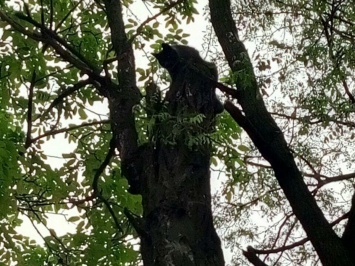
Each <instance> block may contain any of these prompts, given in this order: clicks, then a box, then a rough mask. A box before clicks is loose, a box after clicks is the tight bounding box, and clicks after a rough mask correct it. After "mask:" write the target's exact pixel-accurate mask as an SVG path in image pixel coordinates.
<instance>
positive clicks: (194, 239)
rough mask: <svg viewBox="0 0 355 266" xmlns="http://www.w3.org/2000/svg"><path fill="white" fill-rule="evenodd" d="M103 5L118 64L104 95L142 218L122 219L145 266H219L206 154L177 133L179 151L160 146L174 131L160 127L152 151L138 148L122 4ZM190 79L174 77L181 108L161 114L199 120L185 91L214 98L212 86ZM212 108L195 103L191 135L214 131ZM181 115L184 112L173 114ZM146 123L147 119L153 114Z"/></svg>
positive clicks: (150, 146) (206, 150)
mask: <svg viewBox="0 0 355 266" xmlns="http://www.w3.org/2000/svg"><path fill="white" fill-rule="evenodd" d="M104 3H105V8H106V14H107V17H108V22H109V26H110V29H111V35H112V37H111V38H112V43H113V48H114V50H115V52H116V54H117V56H118V57H120V58H121V60H120V61H119V62H118V81H119V82H118V84H114V83H113V82H111V81H107V84H105V91H106V92H107V93H106V95H107V98H108V100H109V105H110V114H111V119H112V130H113V134H114V136H115V145H116V147H117V149H118V150H119V152H120V158H121V169H122V174H123V175H124V176H125V177H126V178H127V180H128V182H129V185H130V189H129V191H130V192H131V193H133V194H141V195H142V204H143V217H136V216H134V215H132V214H131V213H130V212H129V211H128V210H126V211H125V213H126V216H127V217H128V219H129V220H130V221H131V223H132V225H133V227H134V228H135V229H136V231H137V233H138V234H139V236H140V239H141V254H142V259H143V263H144V265H148V266H150V265H186V266H188V265H191V266H192V265H201V266H208V265H211V266H212V265H224V259H223V254H222V249H221V243H220V240H219V238H218V236H217V234H216V231H215V228H214V226H213V222H212V211H211V193H210V172H209V167H210V146H209V145H200V146H194V147H188V146H187V145H186V140H185V139H184V136H185V137H186V135H187V134H185V133H186V132H185V133H184V132H182V133H181V136H180V137H178V139H177V142H176V144H172V145H167V144H164V143H165V142H164V141H162V140H161V139H160V138H163V137H165V136H166V135H168V134H170V132H169V131H171V128H169V127H166V126H165V127H164V126H162V127H159V126H158V125H157V128H156V130H155V131H154V132H155V133H156V135H155V136H154V140H152V142H151V143H147V144H144V145H142V146H138V145H137V131H136V128H135V124H134V115H133V112H132V109H133V106H134V105H136V104H137V103H138V102H139V100H140V94H139V91H138V89H137V88H136V85H135V84H136V83H135V82H136V81H135V67H134V56H133V50H132V47H131V45H130V43H129V41H128V40H127V37H126V34H125V32H124V25H123V20H122V7H121V1H112V0H104ZM189 73H190V74H189ZM191 73H192V72H191V70H190V71H189V69H188V68H186V67H185V68H183V71H182V72H180V73H178V79H177V82H176V83H174V84H172V86H171V89H172V90H173V91H174V92H173V93H170V96H171V97H172V99H174V98H177V97H175V96H177V95H176V92H180V93H183V94H184V95H183V96H182V97H180V98H179V99H180V100H182V102H180V101H179V102H175V101H174V100H169V103H168V105H167V106H166V108H167V110H170V112H171V114H172V115H173V117H178V116H179V115H188V114H195V113H196V112H200V113H201V110H197V109H199V108H194V107H196V106H193V105H194V104H191V103H195V102H196V101H195V99H194V98H193V96H191V95H189V96H188V97H185V96H187V91H185V90H187V89H189V92H191V90H190V89H192V90H194V88H196V86H203V87H204V88H207V89H208V90H209V93H210V96H212V94H211V93H212V92H213V93H214V91H213V88H212V87H213V86H212V84H211V83H210V82H209V81H204V80H203V79H201V78H200V79H198V80H199V81H200V82H199V81H196V80H195V79H194V77H192V76H191ZM189 75H190V76H189ZM186 76H189V77H190V78H189V80H190V82H188V83H186V82H184V78H186ZM216 78H217V77H216ZM192 81H194V82H192ZM199 89H200V88H197V90H196V91H198V90H199ZM150 90H151V92H149V93H148V94H154V91H155V87H154V86H151V87H150V88H149V89H148V91H150ZM200 95H202V94H200ZM207 95H208V93H207ZM180 96H181V95H180ZM214 99H216V98H214ZM203 100H205V99H203ZM199 101H200V100H199ZM199 101H197V102H199ZM214 104H215V103H213V104H212V103H211V102H207V103H206V102H203V103H199V107H201V106H203V108H204V109H203V110H204V113H205V112H206V119H205V120H204V123H203V127H202V129H201V128H200V130H199V131H198V132H196V134H203V133H204V132H206V131H210V130H211V128H213V124H214V116H215V112H214V109H212V111H211V112H208V110H205V109H206V107H205V106H214ZM187 105H188V108H187V109H188V110H185V109H184V108H183V106H187ZM182 109H183V110H184V111H183V112H181V113H180V112H179V113H177V112H176V111H177V110H182ZM207 109H208V108H207ZM172 110H174V111H172ZM207 113H208V114H207ZM148 115H149V116H150V115H152V114H151V112H150V113H149V114H148Z"/></svg>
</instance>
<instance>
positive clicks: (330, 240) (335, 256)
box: [209, 0, 354, 266]
mask: <svg viewBox="0 0 355 266" xmlns="http://www.w3.org/2000/svg"><path fill="white" fill-rule="evenodd" d="M209 6H210V12H211V21H212V25H213V27H214V30H215V33H216V35H217V37H218V40H219V43H220V44H221V46H222V49H223V52H224V54H225V56H226V59H227V61H228V63H229V66H230V68H231V69H232V70H233V72H234V73H236V74H237V75H236V76H237V81H236V86H237V88H238V103H239V104H240V105H241V107H242V110H243V113H244V114H243V113H242V112H241V111H240V110H239V108H237V107H236V106H234V104H233V103H231V102H227V103H226V105H225V108H226V110H227V111H228V112H229V113H230V114H231V115H232V117H233V118H234V119H235V120H236V122H238V123H239V124H240V126H241V127H243V128H244V129H245V131H246V132H247V133H248V135H249V137H250V138H251V139H252V141H253V142H254V144H255V146H256V147H257V148H258V149H259V151H260V153H261V154H262V155H263V157H264V158H265V159H266V160H268V161H269V163H270V164H271V166H272V168H273V169H274V171H275V176H276V178H277V180H278V182H279V184H280V186H281V188H282V189H283V191H284V193H285V195H286V197H287V199H288V201H289V202H290V205H291V207H292V209H293V212H294V213H295V215H296V216H297V218H298V219H299V221H300V222H301V224H302V226H303V228H304V230H305V231H306V233H307V235H308V237H309V239H310V240H311V242H312V244H313V246H314V248H315V250H316V252H317V253H318V255H319V258H320V260H321V261H322V263H323V265H329V266H332V265H354V261H353V260H352V258H351V256H350V254H349V252H348V251H347V249H346V248H345V246H344V244H343V243H342V241H341V239H340V238H339V237H338V236H337V235H336V234H335V232H334V231H333V230H332V228H331V226H330V225H329V223H328V221H327V220H326V219H325V217H324V215H323V213H322V211H321V210H320V208H319V207H318V205H317V203H316V201H315V199H314V198H313V197H312V195H311V194H310V192H309V191H308V189H307V186H306V185H305V183H304V181H303V178H302V175H301V173H300V171H299V169H298V168H297V166H296V164H295V161H294V158H293V156H292V154H291V152H290V150H289V149H288V147H287V143H286V141H285V139H284V136H283V134H282V132H281V130H280V128H279V127H278V126H277V124H276V123H275V121H274V119H273V118H272V117H271V115H270V114H269V113H268V111H267V109H266V107H265V104H264V102H263V99H262V97H261V95H260V93H259V89H258V85H257V82H256V78H255V75H254V71H253V67H252V64H251V61H250V58H249V56H248V53H247V50H246V49H245V47H244V45H243V43H242V42H241V41H240V40H239V37H238V31H237V28H236V26H235V21H234V20H233V18H232V14H231V10H230V1H227V0H225V1H220V0H209Z"/></svg>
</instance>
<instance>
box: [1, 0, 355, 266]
mask: <svg viewBox="0 0 355 266" xmlns="http://www.w3.org/2000/svg"><path fill="white" fill-rule="evenodd" d="M145 4H147V5H148V6H149V5H150V6H152V7H154V8H155V9H156V10H158V11H157V12H156V13H155V14H154V15H150V17H149V18H148V19H146V20H144V21H143V22H139V18H137V17H135V16H134V12H133V11H132V7H133V3H132V2H131V1H110V0H102V1H72V2H68V1H50V0H49V1H25V2H21V4H16V3H11V2H2V3H1V6H2V7H1V10H0V18H1V21H2V29H3V31H2V36H1V39H2V46H1V53H0V56H1V72H0V82H1V98H0V99H1V112H0V116H1V118H2V119H1V120H0V121H1V123H2V125H1V127H0V132H1V135H2V136H3V137H2V139H1V153H0V158H1V162H2V163H1V170H2V171H1V173H2V175H1V176H2V181H1V183H0V188H1V189H0V192H1V194H0V195H1V197H2V199H1V202H2V204H1V212H0V213H1V220H0V221H1V222H0V225H1V228H2V230H1V231H2V232H3V233H2V234H0V237H1V238H2V240H1V243H3V244H2V245H3V249H4V252H3V254H2V255H1V257H0V259H1V261H2V262H5V263H8V262H10V261H12V262H17V263H18V264H19V265H22V264H29V265H42V264H44V265H46V264H48V265H52V264H63V265H74V264H80V265H85V264H86V265H98V264H99V265H122V264H131V265H134V264H136V262H137V261H138V260H140V259H141V260H143V262H144V264H145V265H185V264H187V265H223V264H224V262H223V255H222V254H221V246H220V241H219V238H218V236H217V235H216V232H215V229H214V226H213V224H212V211H211V195H210V188H209V164H210V159H211V156H213V159H212V161H213V162H214V163H220V164H223V165H225V167H226V171H225V174H226V178H227V181H226V184H225V187H224V189H223V193H222V194H221V195H217V199H216V202H217V203H216V204H215V205H216V210H217V211H221V212H223V213H222V214H223V215H221V214H218V215H217V216H216V226H217V227H218V228H223V226H225V225H227V224H228V222H229V221H232V222H234V226H232V227H229V228H228V231H227V233H226V234H224V235H223V234H222V235H223V236H224V237H225V241H227V242H228V241H229V243H230V244H231V245H233V244H236V242H237V241H239V240H235V238H231V236H233V237H237V238H240V239H245V236H247V237H248V238H247V239H248V242H249V243H250V244H252V245H253V246H254V247H251V246H249V247H248V248H247V249H245V248H244V247H243V248H244V249H245V250H244V251H243V254H244V256H242V255H240V254H239V257H238V258H237V261H238V262H239V263H245V260H246V259H247V260H248V261H249V262H251V263H252V264H254V265H266V263H278V262H291V263H294V264H296V263H297V264H300V263H302V264H304V263H306V262H311V263H313V264H316V263H317V260H318V259H319V260H320V261H321V263H322V264H323V265H353V264H355V262H354V261H355V258H354V257H353V252H352V250H353V247H354V239H355V236H354V232H355V231H354V230H355V229H354V227H355V225H354V218H355V217H354V215H355V214H354V213H355V209H354V207H352V208H351V209H350V211H348V210H349V206H350V205H351V202H350V196H351V194H353V188H352V185H353V178H354V176H355V175H354V173H349V174H347V175H344V174H343V171H344V169H346V167H348V169H353V167H352V166H353V162H352V161H351V157H352V156H353V155H354V152H353V149H352V148H353V144H352V143H351V140H352V139H353V138H354V133H353V132H351V129H353V128H354V126H355V125H354V123H353V122H352V121H353V117H354V103H355V100H354V96H353V94H352V92H351V85H352V83H351V81H352V77H351V70H352V69H353V67H354V66H353V64H354V62H355V61H354V49H353V45H354V36H353V35H352V34H351V32H352V29H353V27H354V25H353V23H352V22H351V21H352V16H353V15H352V13H351V10H352V4H351V3H350V2H347V1H335V0H334V1H332V2H324V1H320V0H319V1H316V0H315V1H311V2H308V1H307V2H304V3H300V2H295V3H294V2H292V1H286V2H280V1H272V0H271V1H258V2H247V1H246V2H243V3H240V1H237V2H235V3H232V8H231V3H230V2H229V1H220V0H210V1H209V9H210V23H211V25H210V26H211V27H213V29H214V32H215V34H216V37H217V38H216V39H217V40H218V44H219V45H220V47H221V48H222V50H223V54H224V59H225V61H224V62H226V64H224V65H223V64H222V65H221V66H220V70H221V71H220V72H221V73H222V74H223V75H222V78H221V81H222V82H223V83H224V84H225V85H223V84H222V83H220V82H216V81H215V80H214V79H213V78H212V79H211V78H210V77H208V75H207V76H206V74H205V73H206V72H205V71H200V68H199V67H198V66H196V65H194V64H192V66H190V65H188V67H187V68H182V69H183V71H179V72H178V73H177V75H176V76H175V77H174V76H172V82H171V86H170V92H169V93H170V96H171V95H173V96H174V95H177V94H174V93H171V92H172V91H173V92H176V91H179V90H182V89H184V88H186V87H189V86H191V85H193V87H196V88H198V86H203V87H204V88H205V87H206V88H213V87H217V88H218V89H219V90H220V91H222V92H223V93H224V94H225V96H226V98H227V100H226V102H225V104H224V107H225V110H226V111H227V112H224V113H223V114H222V115H220V116H219V117H218V118H217V124H216V126H217V131H216V132H214V123H215V115H216V113H217V112H215V111H214V108H211V109H208V108H207V109H206V110H207V111H206V112H201V109H200V108H196V105H191V104H190V103H191V102H195V103H196V101H195V99H191V98H190V96H188V95H189V94H186V95H187V96H186V98H184V99H183V101H182V103H180V102H174V101H173V100H172V101H169V102H168V104H166V103H165V102H164V101H161V100H159V98H160V97H159V95H160V93H159V91H160V90H159V89H158V88H157V86H156V85H155V84H154V83H152V80H153V79H152V77H156V74H155V73H157V72H158V64H157V62H156V61H155V60H154V59H153V57H152V56H148V59H149V61H148V63H147V67H144V66H138V67H136V61H135V54H137V53H138V50H143V51H144V52H146V53H147V54H152V53H153V52H154V53H157V52H158V51H159V49H161V46H162V45H161V44H162V43H169V42H172V41H174V42H177V41H178V42H181V43H186V40H185V38H186V37H187V36H186V34H184V32H183V30H182V29H180V26H181V25H183V24H184V22H185V21H186V22H187V23H189V22H192V21H193V20H194V16H195V15H196V9H195V7H194V4H195V2H194V1H186V0H177V1H172V2H168V3H166V2H165V1H145ZM163 20H164V24H163V25H164V26H165V27H166V28H168V30H169V33H167V34H166V35H165V36H163V35H162V34H161V33H160V31H159V27H160V25H161V23H163V22H162V21H163ZM310 22H312V23H310ZM236 25H237V27H238V29H237V27H236ZM349 32H350V33H349ZM283 34H284V35H286V36H287V37H288V38H286V39H285V38H282V37H280V36H283ZM241 36H245V41H248V38H250V40H253V39H254V40H257V38H259V37H258V36H262V37H261V41H260V42H259V46H257V47H256V48H255V52H254V53H255V56H254V58H253V60H251V59H250V57H249V55H248V51H247V50H246V48H245V46H244V44H243V42H242V41H241ZM207 37H209V36H207ZM212 39H213V36H212ZM216 39H213V40H216ZM147 44H148V45H149V44H151V45H150V46H149V47H148V45H147ZM263 45H265V46H263ZM163 47H164V46H163ZM264 47H267V49H269V50H268V53H265V52H263V50H262V49H264ZM216 49H217V50H218V48H216ZM320 58H322V60H320ZM180 63H181V62H180ZM184 67H185V65H184ZM274 68H276V69H277V71H275V73H272V72H271V71H273V69H274ZM168 70H169V69H168ZM137 73H138V74H139V78H138V81H139V83H137V80H136V74H137ZM294 73H295V74H294ZM170 74H172V73H171V71H170ZM160 76H161V77H163V79H162V81H161V82H160V84H158V85H159V86H160V87H162V84H164V83H165V82H166V80H164V74H162V75H160ZM300 77H302V78H303V79H302V80H299V79H300ZM137 84H138V85H137ZM278 86H279V87H278ZM340 86H341V87H340ZM280 88H281V89H280ZM284 88H287V89H284ZM260 89H262V91H263V92H265V95H264V97H263V96H262V95H261V94H260ZM275 92H277V93H275ZM169 93H168V94H169ZM273 93H275V94H276V96H267V94H270V95H275V94H273ZM278 95H282V96H283V97H282V98H281V99H280V96H278ZM173 98H174V97H173ZM209 98H211V97H209ZM264 101H266V104H267V105H266V104H265V102H264ZM273 102H274V103H276V104H272V103H273ZM104 106H107V111H108V113H109V115H106V114H105V113H102V112H101V111H100V112H95V113H94V112H93V111H92V110H94V108H95V110H105V109H104ZM184 106H189V108H187V109H186V108H184ZM211 106H214V105H213V104H212V105H211ZM266 106H268V108H269V109H270V110H272V113H271V112H269V111H268V110H267V108H266ZM290 106H291V107H290ZM96 108H101V109H96ZM89 112H91V114H90V115H88V113H89ZM104 112H105V111H104ZM275 118H276V119H277V122H278V123H276V122H275ZM80 120H82V122H81V123H79V124H77V121H80ZM290 121H292V123H291V122H290ZM235 122H236V123H235ZM74 123H75V124H74ZM279 125H281V128H280V126H279ZM239 126H240V128H243V129H244V131H245V132H246V134H247V135H248V139H250V140H251V141H252V145H249V144H246V142H245V141H244V139H246V136H245V135H244V134H242V133H241V129H240V128H239ZM22 128H25V130H23V129H22ZM295 132H297V133H295ZM314 132H319V133H318V135H317V138H316V139H315V138H314ZM322 132H323V133H322ZM330 133H331V135H329V136H328V134H330ZM60 134H62V135H64V140H63V139H62V140H61V141H66V142H67V143H72V144H74V146H75V148H74V151H73V152H68V153H63V154H62V158H63V159H64V163H60V164H59V166H58V167H55V168H54V167H52V165H53V162H52V163H50V162H49V160H48V154H47V153H46V152H45V145H51V143H54V142H53V140H54V139H55V138H58V136H60ZM331 136H333V137H332V138H331ZM339 136H344V138H345V137H346V138H347V139H345V140H343V139H341V138H340V137H339ZM45 140H46V141H45ZM241 141H243V144H240V142H241ZM52 145H53V144H52ZM345 145H347V146H345ZM50 148H52V149H54V150H56V149H58V147H50ZM116 151H118V154H116ZM261 156H262V157H261ZM318 156H319V157H318ZM344 160H345V161H346V163H347V164H345V165H344V166H342V165H339V166H338V167H337V168H335V167H334V164H338V163H339V162H340V161H344ZM327 164H328V165H327ZM253 171H255V174H253ZM309 171H311V173H309ZM335 173H336V174H337V175H336V176H334V177H330V176H331V175H334V174H335ZM335 182H341V186H340V185H338V186H337V187H334V188H333V190H331V189H326V187H325V185H327V184H330V183H335ZM312 188H313V189H312ZM310 189H311V190H310ZM127 190H128V191H129V192H128V191H127ZM339 192H341V193H339ZM336 193H339V195H340V194H341V195H342V196H344V199H345V200H344V203H343V204H342V205H341V203H340V201H339V199H337V194H336ZM353 198H354V197H353ZM222 199H223V204H225V205H223V204H222V203H221V202H222ZM248 199H249V202H248ZM353 201H354V200H353ZM280 202H281V203H282V204H281V206H280V205H279V204H278V203H280ZM287 202H288V204H287ZM353 205H354V204H352V206H353ZM259 206H261V207H260V208H258V207H259ZM72 208H75V209H76V210H77V212H76V215H75V216H71V217H69V218H68V221H69V222H70V223H74V224H75V225H76V233H75V234H72V233H67V234H65V235H63V236H58V235H57V233H56V231H57V230H56V229H58V228H54V229H53V228H50V227H49V226H48V225H47V223H49V222H50V219H48V215H49V213H51V212H53V213H57V214H60V213H61V212H63V211H64V210H70V209H72ZM255 209H258V210H259V211H260V212H261V213H262V215H263V216H266V217H268V219H269V221H270V226H269V230H268V231H267V232H266V233H264V235H263V236H262V237H263V238H262V243H259V244H258V243H257V242H258V235H257V234H258V233H259V232H260V230H261V229H260V228H258V227H254V223H253V221H250V220H247V221H246V219H249V218H250V213H251V212H252V211H253V210H255ZM347 211H348V212H347ZM20 214H22V215H25V216H27V217H28V218H29V219H30V221H31V222H32V223H33V226H35V227H36V228H37V226H38V223H39V224H43V225H44V226H45V227H46V228H47V231H48V236H43V240H44V244H45V246H44V247H41V246H39V245H38V244H37V243H35V242H34V241H32V240H30V239H29V238H26V237H24V236H22V235H20V234H19V233H18V232H17V231H16V230H15V229H16V227H17V226H19V225H20V224H21V223H22V220H21V217H22V216H20ZM282 214H284V216H282ZM326 217H327V218H328V219H329V218H331V219H332V222H331V223H330V222H328V220H327V219H326ZM51 219H53V218H51ZM276 219H280V221H279V222H276ZM346 219H347V220H346ZM273 222H274V224H272V223H273ZM345 222H346V223H345ZM278 227H279V228H278ZM333 227H334V228H333ZM253 228H255V231H254V232H253ZM301 228H302V229H303V230H304V232H305V234H304V233H303V231H302V229H301ZM39 232H40V231H39ZM221 232H222V231H221ZM339 234H341V237H339V236H338V235H339ZM136 236H139V238H140V246H141V250H140V251H141V252H140V253H141V256H139V252H137V248H135V246H134V244H133V243H134V242H133V241H132V240H131V238H132V237H136ZM300 238H301V239H300ZM308 241H309V242H310V243H311V244H312V246H313V247H314V251H315V252H314V251H313V250H312V249H311V248H309V246H308V247H307V246H305V244H306V243H307V242H308ZM256 245H257V246H256ZM295 250H296V252H295ZM274 253H276V254H277V256H272V254H274ZM263 255H266V256H264V257H263ZM242 261H244V262H242Z"/></svg>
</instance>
